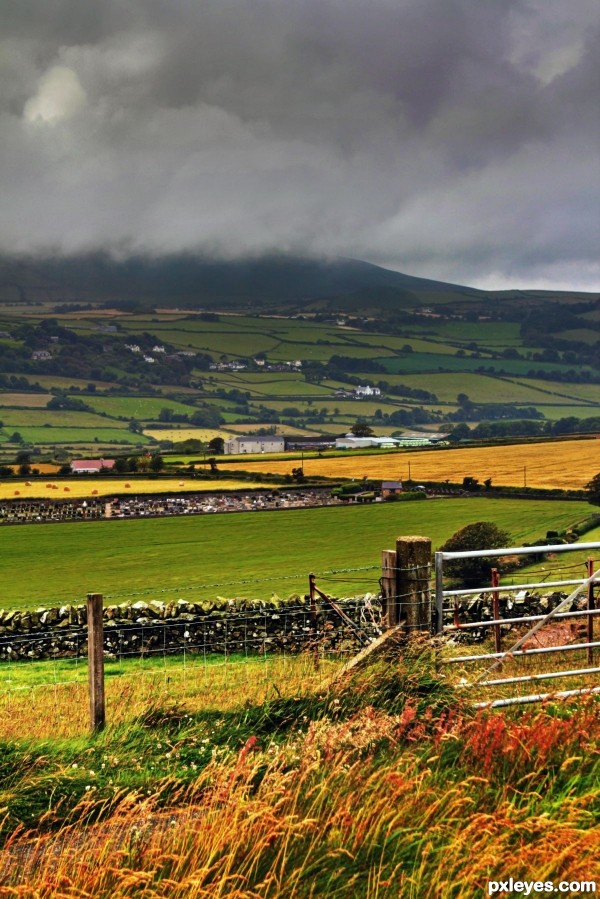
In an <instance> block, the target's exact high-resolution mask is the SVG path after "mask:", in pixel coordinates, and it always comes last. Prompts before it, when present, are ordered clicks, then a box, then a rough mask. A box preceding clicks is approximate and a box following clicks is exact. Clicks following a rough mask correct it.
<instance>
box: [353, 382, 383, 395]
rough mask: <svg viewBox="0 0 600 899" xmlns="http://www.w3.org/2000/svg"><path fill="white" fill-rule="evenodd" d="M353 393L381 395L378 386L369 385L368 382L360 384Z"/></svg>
mask: <svg viewBox="0 0 600 899" xmlns="http://www.w3.org/2000/svg"><path fill="white" fill-rule="evenodd" d="M354 393H355V395H356V396H381V390H380V389H379V387H371V386H370V385H369V384H365V385H364V386H363V385H360V386H359V387H357V388H356V390H355V391H354Z"/></svg>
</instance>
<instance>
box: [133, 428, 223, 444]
mask: <svg viewBox="0 0 600 899" xmlns="http://www.w3.org/2000/svg"><path fill="white" fill-rule="evenodd" d="M144 434H145V436H146V437H152V439H153V440H172V441H173V443H179V442H180V441H182V440H202V441H203V442H204V443H208V442H209V440H212V439H213V438H214V437H223V438H224V439H225V440H227V438H228V437H229V434H228V433H227V431H224V430H223V429H222V428H144Z"/></svg>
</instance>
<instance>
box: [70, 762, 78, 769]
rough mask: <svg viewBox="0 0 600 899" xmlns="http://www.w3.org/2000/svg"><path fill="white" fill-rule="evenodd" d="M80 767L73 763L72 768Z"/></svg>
mask: <svg viewBox="0 0 600 899" xmlns="http://www.w3.org/2000/svg"><path fill="white" fill-rule="evenodd" d="M78 767H79V766H78V764H77V762H73V764H72V765H71V768H78Z"/></svg>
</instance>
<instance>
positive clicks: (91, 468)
mask: <svg viewBox="0 0 600 899" xmlns="http://www.w3.org/2000/svg"><path fill="white" fill-rule="evenodd" d="M114 464H115V460H114V459H73V461H72V462H71V471H72V472H73V474H98V472H99V471H102V470H103V469H107V470H108V471H110V469H111V468H114Z"/></svg>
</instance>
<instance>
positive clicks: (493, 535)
mask: <svg viewBox="0 0 600 899" xmlns="http://www.w3.org/2000/svg"><path fill="white" fill-rule="evenodd" d="M511 539H512V538H511V536H510V534H509V533H508V532H507V531H503V530H501V529H500V528H499V527H498V526H497V525H495V524H494V523H493V521H476V522H475V523H474V524H468V525H467V526H466V527H464V528H461V529H460V530H459V531H456V533H455V534H453V535H452V537H450V539H449V540H446V542H445V543H444V545H443V546H441V547H440V550H442V552H468V551H470V550H481V549H502V547H505V546H510V543H511ZM497 565H498V562H497V557H495V556H489V557H488V556H486V557H481V558H479V557H477V558H474V559H472V558H469V559H451V560H450V561H448V562H446V563H445V565H444V569H445V571H446V572H447V573H448V574H449V575H450V576H451V577H456V578H458V579H459V580H460V582H461V585H462V586H464V587H484V586H485V585H486V583H489V581H490V572H491V569H492V568H494V567H497Z"/></svg>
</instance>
